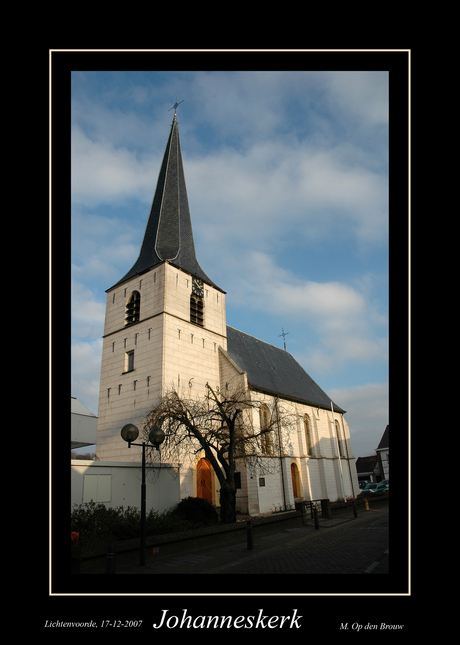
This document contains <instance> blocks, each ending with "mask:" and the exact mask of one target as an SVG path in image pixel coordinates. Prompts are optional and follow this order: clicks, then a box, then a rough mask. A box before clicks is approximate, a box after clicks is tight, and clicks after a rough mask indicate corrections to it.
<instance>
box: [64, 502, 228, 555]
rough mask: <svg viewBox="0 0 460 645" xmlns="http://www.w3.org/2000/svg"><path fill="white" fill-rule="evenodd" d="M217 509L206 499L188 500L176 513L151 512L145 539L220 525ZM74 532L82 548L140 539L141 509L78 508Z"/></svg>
mask: <svg viewBox="0 0 460 645" xmlns="http://www.w3.org/2000/svg"><path fill="white" fill-rule="evenodd" d="M218 519H219V518H218V514H217V511H216V510H215V508H214V507H213V506H212V504H210V503H209V502H207V501H206V500H204V499H199V498H194V497H187V498H185V499H183V500H182V501H181V502H180V503H179V504H178V505H177V506H176V507H175V508H174V509H172V510H169V511H164V512H163V513H159V512H158V511H155V510H154V509H151V510H150V511H149V512H148V513H147V516H146V518H145V532H146V535H161V534H163V533H174V532H176V531H184V530H187V529H192V528H198V527H201V526H210V525H212V524H217V522H218ZM70 530H71V532H74V533H78V534H79V544H80V545H82V546H89V545H94V544H96V543H98V542H107V540H109V539H113V540H115V541H120V540H129V539H130V538H137V537H139V535H140V532H141V512H140V510H139V509H138V508H136V507H132V506H128V507H127V508H123V506H117V507H116V508H111V507H108V506H105V505H104V504H100V503H99V504H97V503H96V502H93V501H91V502H87V503H84V504H79V505H77V504H75V505H74V507H73V509H72V514H71V520H70Z"/></svg>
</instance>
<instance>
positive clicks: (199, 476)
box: [196, 458, 212, 504]
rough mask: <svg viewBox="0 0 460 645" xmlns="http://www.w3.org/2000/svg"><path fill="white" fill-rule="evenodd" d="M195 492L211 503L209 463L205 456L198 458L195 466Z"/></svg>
mask: <svg viewBox="0 0 460 645" xmlns="http://www.w3.org/2000/svg"><path fill="white" fill-rule="evenodd" d="M196 493H197V497H200V498H201V499H206V500H207V501H208V502H210V503H211V504H212V485H211V464H210V463H209V461H208V460H207V459H205V458H203V459H200V461H199V462H198V464H197V467H196Z"/></svg>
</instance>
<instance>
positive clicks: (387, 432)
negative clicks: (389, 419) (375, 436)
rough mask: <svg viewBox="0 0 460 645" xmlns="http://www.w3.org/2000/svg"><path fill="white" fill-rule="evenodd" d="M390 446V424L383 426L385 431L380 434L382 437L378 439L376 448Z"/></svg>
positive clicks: (381, 448)
mask: <svg viewBox="0 0 460 645" xmlns="http://www.w3.org/2000/svg"><path fill="white" fill-rule="evenodd" d="M389 447H390V425H387V427H386V428H385V432H384V433H383V435H382V438H381V439H380V443H379V446H378V448H377V450H383V449H384V448H389Z"/></svg>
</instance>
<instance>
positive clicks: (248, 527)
mask: <svg viewBox="0 0 460 645" xmlns="http://www.w3.org/2000/svg"><path fill="white" fill-rule="evenodd" d="M246 532H247V541H248V542H247V549H248V551H252V550H253V548H254V542H253V539H252V522H251V520H248V521H247V523H246Z"/></svg>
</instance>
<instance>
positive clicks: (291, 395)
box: [227, 326, 345, 413]
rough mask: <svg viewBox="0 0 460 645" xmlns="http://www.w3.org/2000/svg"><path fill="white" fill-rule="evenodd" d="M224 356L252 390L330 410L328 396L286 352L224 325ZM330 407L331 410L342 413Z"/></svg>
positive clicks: (336, 406)
mask: <svg viewBox="0 0 460 645" xmlns="http://www.w3.org/2000/svg"><path fill="white" fill-rule="evenodd" d="M227 353H228V354H229V356H230V358H232V360H233V361H235V363H236V364H237V365H238V367H240V368H241V369H242V370H243V371H244V372H246V373H247V377H248V383H249V384H250V386H252V387H253V388H254V389H256V390H261V391H263V392H267V393H268V394H274V395H280V396H281V397H283V398H288V399H292V400H296V401H300V402H303V403H306V404H308V405H312V406H314V407H320V408H323V409H327V410H330V409H331V399H330V397H329V396H328V395H327V394H326V393H325V392H324V391H323V390H322V389H321V388H320V387H319V385H317V383H315V381H314V380H313V379H312V378H311V377H310V376H309V375H308V374H307V373H306V372H305V370H304V369H303V368H302V367H301V366H300V365H299V364H298V363H297V361H296V360H295V359H294V358H293V357H292V356H291V354H289V353H288V352H286V351H285V350H283V349H279V348H278V347H275V346H274V345H270V344H269V343H266V342H264V341H262V340H259V339H257V338H254V336H250V335H249V334H245V333H244V332H242V331H239V330H238V329H235V328H234V327H230V326H227ZM333 405H334V411H336V412H340V413H345V410H343V409H342V408H341V407H339V406H338V405H336V403H333Z"/></svg>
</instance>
